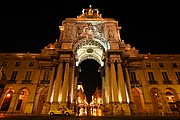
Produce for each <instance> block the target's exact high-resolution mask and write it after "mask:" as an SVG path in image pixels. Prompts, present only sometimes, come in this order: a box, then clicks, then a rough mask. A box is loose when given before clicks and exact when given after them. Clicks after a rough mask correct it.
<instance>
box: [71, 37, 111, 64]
mask: <svg viewBox="0 0 180 120" xmlns="http://www.w3.org/2000/svg"><path fill="white" fill-rule="evenodd" d="M108 49H109V45H108V43H107V42H106V41H105V40H99V39H95V38H93V39H81V40H79V41H78V42H77V43H76V44H75V45H74V46H73V50H74V53H75V54H76V66H78V65H79V64H80V63H81V62H82V61H83V60H85V59H94V60H96V61H97V62H98V63H100V65H101V66H103V65H104V62H103V59H104V53H105V51H107V50H108Z"/></svg>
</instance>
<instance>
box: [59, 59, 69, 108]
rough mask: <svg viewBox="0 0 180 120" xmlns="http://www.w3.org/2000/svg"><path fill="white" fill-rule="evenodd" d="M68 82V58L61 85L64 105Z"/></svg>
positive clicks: (63, 103) (64, 103)
mask: <svg viewBox="0 0 180 120" xmlns="http://www.w3.org/2000/svg"><path fill="white" fill-rule="evenodd" d="M68 84H69V60H67V61H66V65H65V72H64V81H63V86H62V100H61V103H62V105H64V106H66V104H67V98H68V93H69V91H68Z"/></svg>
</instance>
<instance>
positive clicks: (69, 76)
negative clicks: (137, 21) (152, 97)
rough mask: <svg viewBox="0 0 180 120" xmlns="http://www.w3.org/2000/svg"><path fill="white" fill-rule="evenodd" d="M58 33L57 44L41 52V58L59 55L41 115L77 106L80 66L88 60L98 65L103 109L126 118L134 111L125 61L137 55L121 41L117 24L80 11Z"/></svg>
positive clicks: (109, 19)
mask: <svg viewBox="0 0 180 120" xmlns="http://www.w3.org/2000/svg"><path fill="white" fill-rule="evenodd" d="M59 29H60V37H59V40H56V42H55V43H54V44H50V45H49V46H46V47H45V49H43V50H42V54H50V53H49V52H51V49H52V50H54V48H56V49H55V50H56V51H58V52H57V53H58V55H56V56H54V57H55V60H57V56H58V67H57V70H56V75H54V76H55V80H54V82H50V86H49V90H48V94H47V101H46V104H45V105H44V107H43V111H42V112H43V113H47V111H48V110H49V109H57V108H58V107H60V106H68V107H70V108H72V107H73V105H75V104H76V103H75V101H76V99H77V94H76V92H77V79H78V75H79V70H80V68H79V65H80V64H81V62H83V61H84V60H87V59H93V60H95V61H96V62H98V63H99V65H100V68H99V70H100V73H101V78H102V90H101V91H102V95H101V96H102V100H103V104H102V109H103V110H106V111H111V112H119V111H120V114H121V113H122V112H123V114H127V115H130V114H131V112H130V111H136V107H135V106H134V103H133V97H132V93H131V85H130V80H129V75H128V70H127V59H129V56H130V54H131V56H136V57H137V56H138V51H137V50H136V49H135V48H131V47H130V45H129V44H128V45H126V44H125V43H124V41H123V40H121V37H120V30H121V27H119V26H118V22H117V21H115V20H114V19H112V18H103V17H102V15H101V14H100V13H99V10H98V9H93V8H92V7H91V6H90V7H89V8H88V9H83V10H82V14H81V15H79V16H77V18H67V19H65V20H64V21H63V22H62V26H59ZM48 50H49V51H48ZM130 51H131V52H130ZM128 52H129V53H128ZM137 58H138V57H137ZM56 62H57V61H56ZM52 74H53V73H52ZM54 74H55V72H54Z"/></svg>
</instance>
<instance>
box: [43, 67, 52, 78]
mask: <svg viewBox="0 0 180 120" xmlns="http://www.w3.org/2000/svg"><path fill="white" fill-rule="evenodd" d="M49 74H50V70H49V69H44V77H43V80H49Z"/></svg>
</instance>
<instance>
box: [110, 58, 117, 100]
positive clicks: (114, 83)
mask: <svg viewBox="0 0 180 120" xmlns="http://www.w3.org/2000/svg"><path fill="white" fill-rule="evenodd" d="M114 64H115V61H113V60H111V90H112V93H111V94H112V102H118V89H117V80H116V70H115V65H114Z"/></svg>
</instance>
